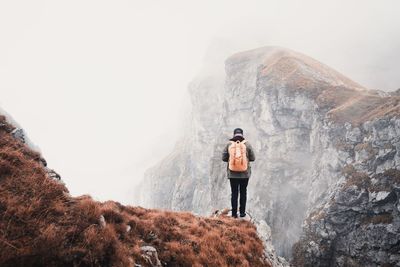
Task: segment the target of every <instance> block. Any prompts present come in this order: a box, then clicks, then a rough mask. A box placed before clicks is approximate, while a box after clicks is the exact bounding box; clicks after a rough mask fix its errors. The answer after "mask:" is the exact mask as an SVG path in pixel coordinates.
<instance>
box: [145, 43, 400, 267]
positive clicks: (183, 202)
mask: <svg viewBox="0 0 400 267" xmlns="http://www.w3.org/2000/svg"><path fill="white" fill-rule="evenodd" d="M206 67H207V66H205V68H206ZM189 92H190V95H191V101H192V111H191V114H190V121H188V122H187V124H186V126H187V129H186V132H185V135H184V136H183V137H182V139H181V140H179V141H178V142H177V146H176V147H175V149H174V150H173V151H171V154H170V155H169V156H168V157H167V158H166V159H164V160H162V161H161V162H159V164H157V165H155V166H154V167H152V168H150V169H149V170H148V171H147V173H146V176H145V179H144V180H143V185H142V186H143V189H144V190H143V191H142V192H146V193H145V194H144V195H143V196H142V201H143V205H146V206H148V207H163V208H168V209H173V210H193V211H195V212H198V213H202V214H205V213H206V212H207V210H208V209H209V207H210V206H211V207H214V208H215V209H220V208H222V207H225V206H227V205H229V196H230V190H229V183H228V181H227V179H226V163H224V162H222V160H221V152H222V149H223V148H224V146H225V144H226V143H227V141H228V139H229V138H230V137H231V136H232V130H233V129H235V128H237V127H240V128H242V129H244V136H245V138H246V139H247V140H248V141H249V142H250V143H251V144H252V146H253V148H254V150H255V155H256V161H255V162H254V163H253V164H252V177H251V178H250V181H249V186H248V205H247V207H248V209H249V211H250V212H251V213H252V214H253V215H254V216H255V218H257V219H259V220H265V221H266V222H267V223H268V225H270V226H271V230H272V242H273V244H274V247H275V248H276V250H277V253H278V254H279V255H280V256H284V257H285V258H286V259H288V260H292V262H294V263H296V264H297V266H381V265H383V264H393V263H395V262H399V260H398V259H399V257H400V255H399V252H398V243H396V242H394V240H399V238H400V236H399V232H400V223H399V213H398V208H397V207H398V206H396V205H398V204H397V203H398V201H399V200H398V199H399V195H400V194H399V192H398V186H399V185H398V182H396V181H397V178H396V177H397V175H398V174H397V172H398V171H399V170H400V152H399V151H400V143H399V136H400V98H399V95H398V94H396V93H392V94H389V93H385V92H382V91H378V90H369V89H367V88H365V87H363V86H362V85H360V84H358V83H356V82H354V81H352V80H351V79H349V78H347V77H346V76H344V75H343V74H340V73H339V72H337V71H336V70H334V69H332V68H330V67H329V66H326V65H325V64H323V63H321V62H319V61H317V60H315V59H313V58H311V57H309V56H306V55H304V54H301V53H298V52H295V51H292V50H289V49H285V48H281V47H261V48H257V49H253V50H249V51H244V52H240V53H237V54H234V55H232V56H230V57H229V58H228V59H226V61H225V73H224V75H221V73H214V74H208V75H207V76H202V77H200V78H196V79H195V80H194V82H193V83H191V84H190V86H189ZM209 99H212V100H213V102H212V103H209ZM173 163H174V164H173ZM349 170H352V171H349ZM360 177H361V178H360ZM360 179H361V180H362V181H364V180H365V181H368V184H365V185H363V184H361V185H359V180H360ZM171 181H173V182H171ZM346 184H348V186H346ZM381 188H384V190H383V189H381ZM150 189H151V190H150ZM161 191H163V192H167V194H163V195H160V192H161ZM377 196H379V197H377ZM381 197H382V198H383V199H381ZM377 198H378V199H379V200H377ZM347 200H348V201H349V203H346V201H347ZM353 200H354V201H353ZM352 218H353V219H354V221H353V222H351V220H352ZM379 218H383V219H382V220H379ZM391 218H393V220H392V219H391ZM350 222H351V223H350ZM374 222H378V223H375V224H374ZM360 225H362V226H363V227H362V228H360ZM345 226H346V227H345ZM379 237H385V239H384V240H383V239H382V238H379ZM346 240H347V241H346ZM311 241H313V242H311ZM299 242H300V243H299ZM327 263H329V264H328V265H327ZM346 264H347V265H346ZM357 264H358V265H357Z"/></svg>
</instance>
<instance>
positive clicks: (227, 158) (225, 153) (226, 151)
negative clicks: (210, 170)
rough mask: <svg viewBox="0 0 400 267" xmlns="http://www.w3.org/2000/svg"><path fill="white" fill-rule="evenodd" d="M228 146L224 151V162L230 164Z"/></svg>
mask: <svg viewBox="0 0 400 267" xmlns="http://www.w3.org/2000/svg"><path fill="white" fill-rule="evenodd" d="M228 146H229V145H226V146H225V148H224V150H223V151H222V161H225V162H228V161H229V152H228Z"/></svg>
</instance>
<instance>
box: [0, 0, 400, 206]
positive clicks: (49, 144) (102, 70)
mask: <svg viewBox="0 0 400 267" xmlns="http://www.w3.org/2000/svg"><path fill="white" fill-rule="evenodd" d="M399 10H400V1H396V0H393V1H372V0H371V1H366V0H360V1H337V0H335V1H320V0H319V1H294V0H293V1H282V0H280V1H267V0H264V1H249V0H248V1H234V0H208V1H205V0H201V1H189V0H182V1H174V0H168V1H154V0H143V1H134V0H131V1H100V0H95V1H85V0H79V1H72V0H69V1H55V0H50V1H28V0H27V1H17V0H13V1H6V0H0V93H1V95H0V96H1V97H0V106H1V107H2V108H3V109H5V110H7V111H8V112H9V113H10V114H11V115H12V116H13V117H14V119H15V120H17V121H18V122H19V123H20V124H21V125H22V126H23V127H24V128H25V130H26V131H27V132H28V135H29V137H30V138H31V139H32V140H33V142H34V143H35V144H37V145H38V146H39V147H40V148H41V150H42V153H43V155H44V157H45V158H46V159H47V161H48V163H49V167H51V168H54V169H56V170H57V171H58V172H59V173H60V174H61V176H62V177H63V180H64V181H65V182H66V184H67V186H68V188H69V189H70V191H71V193H72V194H74V195H80V194H85V193H89V194H91V195H92V196H93V197H94V198H96V199H99V200H106V199H114V200H118V201H121V202H124V203H130V202H131V199H132V195H133V194H134V184H135V183H136V182H137V181H138V180H139V179H141V178H142V175H143V171H144V170H145V169H146V168H148V167H150V166H152V165H153V164H154V163H155V162H157V161H159V160H161V159H162V158H163V157H164V156H165V155H167V154H168V152H170V151H171V150H172V147H173V145H174V143H175V141H176V140H177V138H178V136H179V134H180V133H181V129H182V118H183V114H182V113H183V112H184V111H185V110H186V109H187V107H186V108H185V106H186V104H185V101H186V96H185V92H186V87H187V84H188V83H189V82H190V80H191V79H192V78H193V77H194V76H195V75H196V74H197V73H199V71H200V70H201V69H202V66H203V63H204V62H203V60H204V57H205V55H206V54H207V55H209V56H210V55H211V56H212V57H213V60H211V62H215V63H218V62H220V63H222V62H223V59H224V58H226V57H227V56H228V55H230V54H231V53H233V52H236V51H240V50H246V49H252V48H256V47H259V46H265V45H277V46H283V47H287V48H290V49H293V50H296V51H299V52H302V53H304V54H307V55H309V56H311V57H313V58H315V59H317V60H319V61H321V62H323V63H325V64H327V65H329V66H331V67H333V68H335V69H336V70H338V71H340V72H342V73H343V74H345V75H346V76H348V77H350V78H351V79H353V80H355V81H356V82H358V83H360V84H362V85H364V86H366V87H368V88H375V89H381V90H385V91H391V90H395V89H397V88H400V75H399V74H400V16H399ZM209 67H211V66H209Z"/></svg>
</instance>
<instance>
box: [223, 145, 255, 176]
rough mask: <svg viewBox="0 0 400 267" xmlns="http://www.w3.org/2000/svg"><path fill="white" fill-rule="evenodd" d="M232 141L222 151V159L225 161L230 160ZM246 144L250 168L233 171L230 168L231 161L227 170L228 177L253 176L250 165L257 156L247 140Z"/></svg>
mask: <svg viewBox="0 0 400 267" xmlns="http://www.w3.org/2000/svg"><path fill="white" fill-rule="evenodd" d="M230 144H231V143H228V144H227V145H226V146H225V148H224V151H223V152H222V160H223V161H225V162H229V150H228V148H229V146H230ZM244 144H245V146H246V155H247V159H248V160H249V163H248V164H249V165H248V168H247V170H246V171H245V172H235V171H231V170H229V163H228V164H227V166H226V170H227V176H228V178H229V179H230V178H250V176H251V166H250V161H255V159H256V157H255V155H254V150H253V148H252V146H251V145H250V144H249V143H248V142H247V141H246V143H244Z"/></svg>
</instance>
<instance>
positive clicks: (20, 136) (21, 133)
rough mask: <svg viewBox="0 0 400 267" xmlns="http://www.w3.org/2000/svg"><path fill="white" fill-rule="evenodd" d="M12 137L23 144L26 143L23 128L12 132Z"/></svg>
mask: <svg viewBox="0 0 400 267" xmlns="http://www.w3.org/2000/svg"><path fill="white" fill-rule="evenodd" d="M11 134H12V136H14V138H16V139H18V140H20V141H21V142H22V143H25V132H24V130H23V129H21V128H15V129H14V130H13V131H12V132H11Z"/></svg>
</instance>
